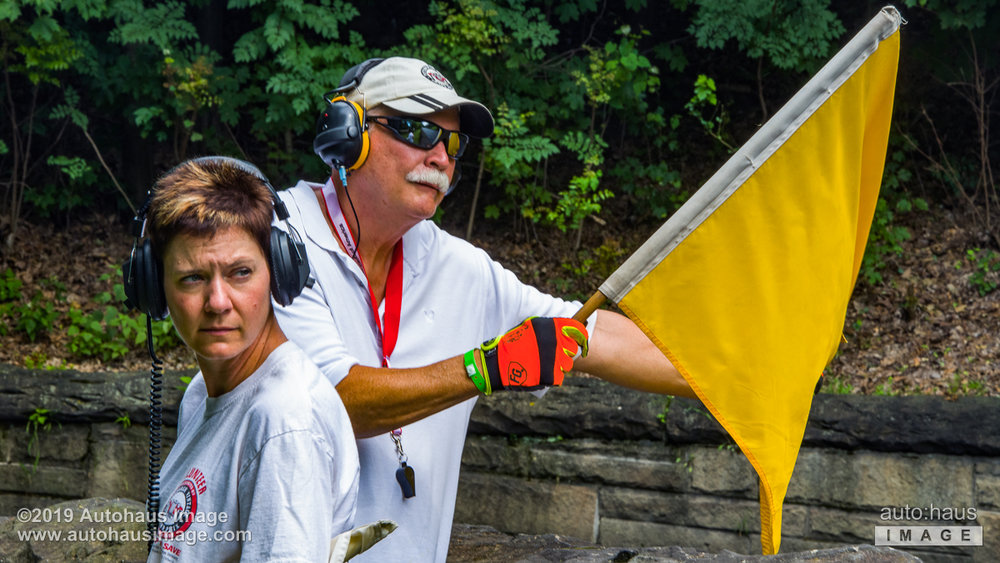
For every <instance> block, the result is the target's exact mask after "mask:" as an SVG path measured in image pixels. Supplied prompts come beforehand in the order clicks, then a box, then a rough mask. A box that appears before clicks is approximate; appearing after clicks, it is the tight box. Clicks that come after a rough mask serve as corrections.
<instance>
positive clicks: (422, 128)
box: [366, 115, 469, 159]
mask: <svg viewBox="0 0 1000 563" xmlns="http://www.w3.org/2000/svg"><path fill="white" fill-rule="evenodd" d="M366 121H374V122H375V123H378V124H379V125H381V126H382V127H385V128H386V129H388V130H389V131H391V132H392V134H393V136H395V137H396V138H397V139H399V140H400V141H403V142H404V143H406V144H408V145H410V146H413V147H417V148H418V149H424V150H427V151H429V150H431V149H432V148H434V145H436V144H438V142H439V141H442V140H443V141H444V148H445V150H446V151H447V152H448V156H450V157H452V158H455V159H457V158H460V157H461V156H462V155H463V154H465V147H467V146H468V145H469V136H468V135H466V134H465V133H460V132H458V131H451V130H448V129H445V128H444V127H441V126H440V125H438V124H436V123H431V122H430V121H423V120H421V119H415V118H412V117H393V116H388V115H370V116H368V117H367V118H366Z"/></svg>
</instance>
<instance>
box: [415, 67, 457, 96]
mask: <svg viewBox="0 0 1000 563" xmlns="http://www.w3.org/2000/svg"><path fill="white" fill-rule="evenodd" d="M420 74H423V75H424V78H426V79H427V80H430V81H431V82H433V83H434V84H437V85H438V86H442V87H444V88H447V89H449V90H454V89H455V88H453V87H452V85H451V82H448V79H447V78H445V77H444V75H443V74H441V73H440V72H438V70H437V69H436V68H434V67H432V66H431V65H424V67H423V68H421V69H420Z"/></svg>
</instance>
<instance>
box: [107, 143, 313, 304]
mask: <svg viewBox="0 0 1000 563" xmlns="http://www.w3.org/2000/svg"><path fill="white" fill-rule="evenodd" d="M212 162H214V163H219V164H229V165H231V166H234V167H237V168H239V169H241V170H243V171H245V172H247V173H248V174H251V175H253V176H255V177H257V178H258V179H259V180H260V181H261V182H263V183H264V185H265V186H267V190H268V191H269V192H270V193H271V197H272V198H273V200H274V213H275V215H277V217H278V219H279V220H281V221H284V222H285V225H286V226H287V227H288V232H285V231H283V230H281V229H279V228H278V227H275V226H273V225H272V226H271V251H270V253H269V255H268V257H267V258H268V265H269V266H270V269H271V295H272V297H274V300H275V301H277V302H278V304H280V305H283V306H285V305H289V304H291V302H292V300H293V299H294V298H295V297H297V296H298V295H299V294H300V293H302V288H304V287H305V286H306V285H312V284H311V283H310V282H311V281H312V280H311V279H310V278H309V273H310V270H309V260H308V258H307V257H306V247H305V244H303V243H302V239H301V238H300V237H299V234H298V232H297V231H296V230H295V227H293V226H292V225H291V224H290V223H289V222H288V209H287V208H286V207H285V203H284V202H283V201H281V199H280V198H279V197H278V194H277V192H275V191H274V187H273V186H272V185H271V182H270V181H269V180H268V179H267V177H265V176H264V174H263V173H262V172H261V171H260V170H259V169H258V168H257V167H256V166H254V165H252V164H250V163H249V162H246V161H243V160H239V159H236V158H231V157H228V156H203V157H201V158H195V159H192V160H190V161H187V162H185V163H182V164H179V165H178V166H183V165H185V164H189V163H195V164H204V163H212ZM176 169H177V167H174V168H173V169H171V170H170V172H168V173H167V174H166V175H170V174H171V173H172V172H173V171H174V170H176ZM152 195H153V193H152V191H150V192H149V194H148V197H147V198H146V202H145V203H144V204H143V205H142V207H141V208H139V211H138V212H137V213H136V216H135V218H134V219H132V235H133V236H134V237H135V242H134V243H133V244H132V253H131V254H130V255H129V259H128V260H126V261H125V263H124V264H122V282H123V285H124V289H125V305H126V306H127V307H130V308H132V309H138V310H139V311H141V312H143V313H145V314H147V315H149V316H150V317H151V318H153V319H156V320H162V319H165V318H167V315H168V314H169V311H168V310H167V298H166V296H165V294H164V292H163V278H162V272H161V270H162V266H161V264H160V263H159V261H158V260H157V259H156V257H155V256H154V255H153V246H152V243H151V242H150V240H149V239H148V238H144V235H145V230H146V213H147V212H148V211H149V205H150V203H151V201H152Z"/></svg>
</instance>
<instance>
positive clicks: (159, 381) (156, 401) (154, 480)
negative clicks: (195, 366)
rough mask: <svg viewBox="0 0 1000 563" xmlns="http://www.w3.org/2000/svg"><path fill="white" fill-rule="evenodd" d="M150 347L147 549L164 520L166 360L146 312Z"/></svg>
mask: <svg viewBox="0 0 1000 563" xmlns="http://www.w3.org/2000/svg"><path fill="white" fill-rule="evenodd" d="M146 348H147V349H148V350H149V357H150V359H152V361H153V365H152V368H151V369H150V375H149V484H148V489H147V495H146V517H147V519H146V530H147V531H148V532H149V540H148V542H147V545H146V549H147V551H151V550H152V549H153V542H154V540H155V538H156V534H157V532H158V531H159V530H158V528H159V524H160V429H161V428H162V426H163V403H162V401H161V397H162V391H163V360H161V359H159V358H157V357H156V352H155V350H154V349H153V319H152V317H150V316H149V315H146Z"/></svg>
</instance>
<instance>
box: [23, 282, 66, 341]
mask: <svg viewBox="0 0 1000 563" xmlns="http://www.w3.org/2000/svg"><path fill="white" fill-rule="evenodd" d="M14 313H15V314H16V316H17V323H16V324H15V325H14V328H16V329H17V330H19V331H21V332H23V333H25V334H26V335H28V340H31V341H32V342H34V341H35V339H37V338H38V336H39V335H40V334H44V333H47V332H49V331H50V330H52V327H53V326H54V325H55V322H56V319H57V318H58V316H59V314H58V313H57V312H56V310H55V305H54V304H53V303H52V301H49V300H46V299H45V298H44V296H43V295H42V293H41V292H40V291H39V292H35V294H34V295H32V296H31V300H30V301H28V302H27V303H25V304H23V305H21V306H18V307H15V308H14Z"/></svg>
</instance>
